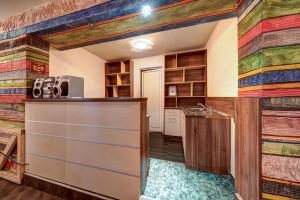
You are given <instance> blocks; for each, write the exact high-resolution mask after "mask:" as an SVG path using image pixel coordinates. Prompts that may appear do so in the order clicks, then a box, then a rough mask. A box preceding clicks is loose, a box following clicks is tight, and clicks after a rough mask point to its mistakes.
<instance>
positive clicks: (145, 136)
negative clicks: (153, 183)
mask: <svg viewBox="0 0 300 200" xmlns="http://www.w3.org/2000/svg"><path fill="white" fill-rule="evenodd" d="M140 113H141V118H140V123H141V138H140V142H141V145H140V151H141V152H140V155H141V159H140V160H141V166H140V169H141V172H140V181H141V182H140V193H141V194H142V193H144V191H145V188H146V183H147V176H148V173H149V168H150V150H149V146H150V145H149V118H150V116H149V115H147V102H146V101H145V102H141V111H140Z"/></svg>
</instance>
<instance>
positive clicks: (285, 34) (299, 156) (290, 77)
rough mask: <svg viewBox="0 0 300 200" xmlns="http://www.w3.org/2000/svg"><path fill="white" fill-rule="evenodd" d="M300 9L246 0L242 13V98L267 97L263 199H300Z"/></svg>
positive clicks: (276, 0) (297, 4)
mask: <svg viewBox="0 0 300 200" xmlns="http://www.w3.org/2000/svg"><path fill="white" fill-rule="evenodd" d="M299 8H300V1H299V0H293V1H282V0H244V1H241V4H240V6H239V9H238V15H239V25H238V35H239V44H238V47H239V67H238V68H239V96H243V97H245V96H250V97H264V98H262V102H263V103H262V104H263V111H262V130H261V133H260V134H261V135H260V136H261V140H262V151H261V153H262V155H257V156H261V157H262V160H261V162H262V177H261V182H262V188H261V190H262V197H263V199H287V197H289V198H288V199H300V192H299V191H300V171H299V168H300V152H299V149H300V134H299V129H300V112H299V111H300V97H299V96H300V70H299V69H300V45H299V44H300V38H299V35H300V9H299ZM245 145H247V144H245Z"/></svg>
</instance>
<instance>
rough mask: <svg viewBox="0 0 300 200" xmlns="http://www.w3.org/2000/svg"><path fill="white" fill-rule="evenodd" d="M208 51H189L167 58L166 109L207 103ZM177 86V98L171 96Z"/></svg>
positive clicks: (167, 56)
mask: <svg viewBox="0 0 300 200" xmlns="http://www.w3.org/2000/svg"><path fill="white" fill-rule="evenodd" d="M206 56H207V54H206V50H197V51H189V52H183V53H177V54H170V55H166V56H165V107H166V108H176V107H181V106H196V105H197V103H198V102H200V103H203V104H204V103H205V97H206V95H207V82H206V80H207V79H206V73H207V72H206V67H207V59H206ZM170 86H176V96H169V88H170Z"/></svg>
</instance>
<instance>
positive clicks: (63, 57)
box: [49, 48, 106, 98]
mask: <svg viewBox="0 0 300 200" xmlns="http://www.w3.org/2000/svg"><path fill="white" fill-rule="evenodd" d="M105 62H106V61H105V60H103V59H101V58H99V57H97V56H95V55H94V54H92V53H90V52H88V51H86V50H85V49H83V48H78V49H72V50H66V51H59V50H55V49H50V67H49V71H50V76H60V75H73V76H79V77H83V78H84V97H85V98H101V97H105V77H104V72H105V67H104V66H105Z"/></svg>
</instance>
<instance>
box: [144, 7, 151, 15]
mask: <svg viewBox="0 0 300 200" xmlns="http://www.w3.org/2000/svg"><path fill="white" fill-rule="evenodd" d="M142 13H143V15H144V16H148V15H150V14H151V13H152V7H151V6H149V5H145V6H143V7H142Z"/></svg>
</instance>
